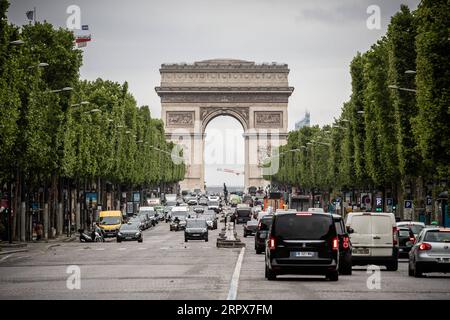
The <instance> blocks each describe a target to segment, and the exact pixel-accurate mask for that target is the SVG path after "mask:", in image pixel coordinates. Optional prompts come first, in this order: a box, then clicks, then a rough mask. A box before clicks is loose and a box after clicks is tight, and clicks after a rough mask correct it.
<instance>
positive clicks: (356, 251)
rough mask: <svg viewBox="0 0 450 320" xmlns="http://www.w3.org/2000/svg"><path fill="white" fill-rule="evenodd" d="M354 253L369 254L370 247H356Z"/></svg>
mask: <svg viewBox="0 0 450 320" xmlns="http://www.w3.org/2000/svg"><path fill="white" fill-rule="evenodd" d="M352 253H354V254H369V249H368V248H354V249H353V251H352Z"/></svg>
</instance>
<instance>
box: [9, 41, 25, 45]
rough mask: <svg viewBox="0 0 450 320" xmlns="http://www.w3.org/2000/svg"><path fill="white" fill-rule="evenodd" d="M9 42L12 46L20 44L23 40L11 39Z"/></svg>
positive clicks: (23, 42)
mask: <svg viewBox="0 0 450 320" xmlns="http://www.w3.org/2000/svg"><path fill="white" fill-rule="evenodd" d="M10 44H12V45H13V46H20V45H22V44H25V41H23V40H14V41H11V42H10Z"/></svg>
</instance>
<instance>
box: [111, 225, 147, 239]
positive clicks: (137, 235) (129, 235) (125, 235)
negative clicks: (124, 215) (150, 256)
mask: <svg viewBox="0 0 450 320" xmlns="http://www.w3.org/2000/svg"><path fill="white" fill-rule="evenodd" d="M122 241H137V242H143V241H144V239H143V237H142V231H141V228H140V225H139V223H137V222H134V223H133V222H131V223H127V224H123V225H121V226H120V229H119V232H118V233H117V242H122Z"/></svg>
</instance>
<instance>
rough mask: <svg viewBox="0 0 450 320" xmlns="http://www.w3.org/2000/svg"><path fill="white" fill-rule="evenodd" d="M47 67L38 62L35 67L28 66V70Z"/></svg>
mask: <svg viewBox="0 0 450 320" xmlns="http://www.w3.org/2000/svg"><path fill="white" fill-rule="evenodd" d="M43 67H48V63H45V62H40V63H38V64H37V65H34V66H29V67H28V69H33V68H43Z"/></svg>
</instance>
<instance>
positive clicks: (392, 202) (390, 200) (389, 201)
mask: <svg viewBox="0 0 450 320" xmlns="http://www.w3.org/2000/svg"><path fill="white" fill-rule="evenodd" d="M386 204H387V205H388V206H392V205H394V199H392V198H387V199H386Z"/></svg>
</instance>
